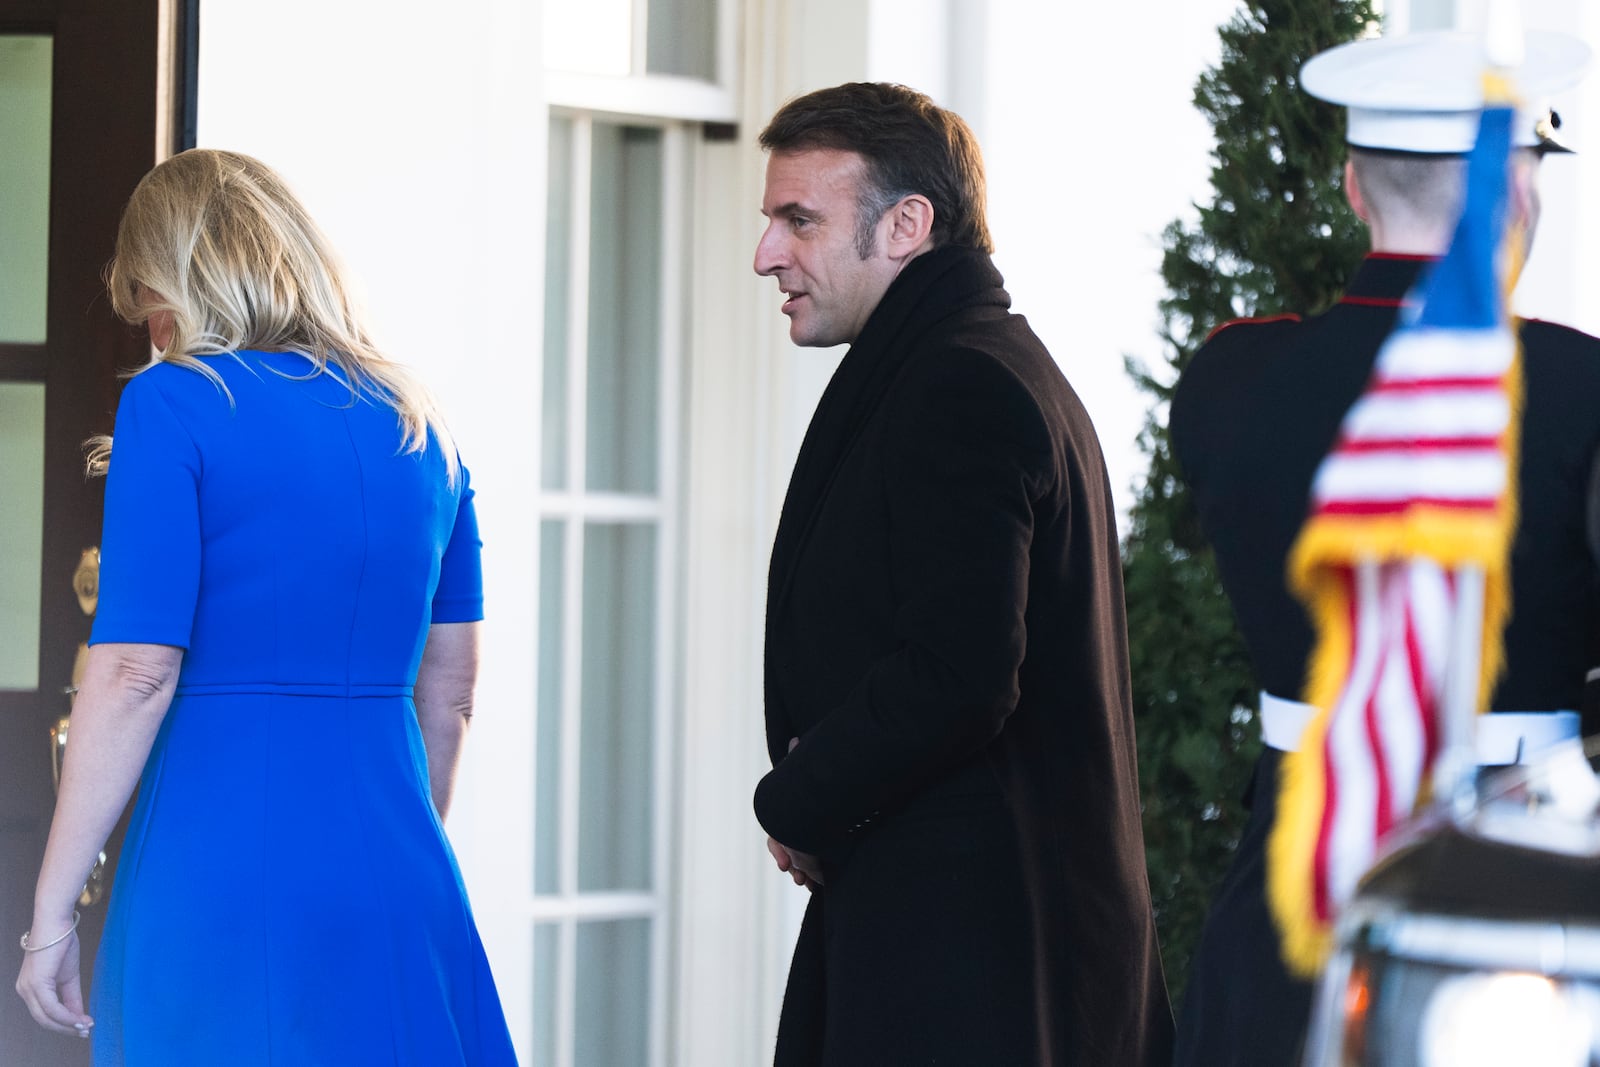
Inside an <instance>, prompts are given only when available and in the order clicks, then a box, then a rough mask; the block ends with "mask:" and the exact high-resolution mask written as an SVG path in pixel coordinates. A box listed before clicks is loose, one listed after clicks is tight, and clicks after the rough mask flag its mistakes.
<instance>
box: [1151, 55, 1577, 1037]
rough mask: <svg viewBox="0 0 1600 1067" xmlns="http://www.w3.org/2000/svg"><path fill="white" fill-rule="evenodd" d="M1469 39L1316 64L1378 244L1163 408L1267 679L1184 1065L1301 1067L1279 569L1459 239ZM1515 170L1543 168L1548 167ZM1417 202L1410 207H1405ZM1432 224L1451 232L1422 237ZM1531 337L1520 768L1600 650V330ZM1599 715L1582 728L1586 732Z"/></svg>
mask: <svg viewBox="0 0 1600 1067" xmlns="http://www.w3.org/2000/svg"><path fill="white" fill-rule="evenodd" d="M1477 47H1478V45H1477V42H1476V40H1475V39H1474V38H1473V37H1472V36H1471V35H1461V34H1452V33H1436V34H1414V35H1410V36H1409V37H1400V38H1383V39H1377V40H1371V41H1362V42H1357V43H1355V44H1352V45H1345V46H1342V47H1341V48H1338V49H1334V50H1332V51H1330V52H1327V53H1323V55H1322V56H1319V57H1317V58H1316V59H1313V60H1312V61H1311V62H1310V63H1309V64H1307V66H1306V68H1305V69H1304V71H1303V72H1302V84H1303V86H1304V87H1305V88H1306V90H1307V91H1309V92H1311V93H1312V94H1313V95H1316V96H1319V97H1322V98H1324V99H1327V100H1330V101H1332V102H1334V103H1340V104H1345V105H1346V106H1348V107H1350V109H1351V110H1350V121H1349V128H1348V135H1347V139H1348V141H1349V143H1350V145H1351V148H1352V166H1351V167H1350V168H1347V170H1346V182H1347V193H1349V194H1350V195H1351V197H1352V203H1353V204H1354V205H1355V206H1356V209H1357V212H1358V213H1359V214H1362V215H1363V217H1364V218H1366V219H1367V221H1368V222H1369V225H1370V226H1371V228H1372V236H1373V252H1372V254H1371V255H1369V256H1368V257H1367V258H1366V260H1365V261H1364V262H1363V263H1362V264H1361V266H1360V267H1359V268H1358V269H1357V271H1356V273H1355V275H1354V277H1352V278H1351V280H1350V283H1349V285H1348V287H1347V288H1346V291H1345V294H1344V297H1343V299H1342V300H1341V301H1340V302H1339V303H1338V304H1337V305H1335V306H1334V307H1332V308H1330V309H1329V310H1328V311H1326V312H1325V313H1323V314H1320V315H1316V316H1313V317H1310V318H1306V319H1301V318H1300V317H1298V316H1285V317H1282V318H1277V319H1270V320H1252V321H1244V322H1236V323H1230V324H1228V325H1225V326H1223V327H1222V328H1220V329H1219V330H1218V331H1217V332H1216V333H1215V334H1214V335H1213V336H1212V337H1211V338H1210V339H1209V340H1208V341H1207V342H1206V344H1205V345H1204V346H1203V347H1202V348H1201V349H1200V351H1199V352H1197V353H1196V354H1195V357H1194V359H1193V360H1192V361H1191V363H1190V365H1189V367H1188V368H1187V369H1186V371H1185V372H1184V374H1183V376H1182V378H1181V380H1180V381H1179V383H1178V388H1177V392H1176V394H1175V396H1174V398H1173V401H1172V409H1171V418H1170V430H1171V436H1172V444H1173V449H1174V452H1175V454H1176V456H1177V458H1178V461H1179V463H1180V464H1181V466H1182V469H1183V474H1184V477H1185V479H1186V480H1187V482H1188V485H1189V488H1190V490H1191V491H1192V493H1193V497H1194V501H1195V504H1196V507H1197V509H1198V511H1199V516H1200V521H1201V526H1202V528H1203V530H1204V531H1205V534H1206V537H1207V538H1208V540H1209V541H1210V543H1211V545H1212V547H1213V549H1214V550H1215V553H1216V560H1217V569H1218V573H1219V576H1220V578H1221V581H1222V585H1223V588H1224V589H1225V590H1226V592H1227V595H1228V598H1229V600H1230V601H1231V603H1232V605H1233V608H1234V613H1235V615H1236V617H1237V620H1238V625H1239V629H1240V632H1241V634H1242V636H1243V638H1244V641H1245V644H1246V646H1247V648H1248V650H1249V654H1250V658H1251V663H1252V666H1253V667H1254V670H1255V673H1256V677H1257V680H1258V681H1259V682H1260V684H1261V686H1262V689H1263V692H1262V716H1261V721H1262V729H1263V739H1264V741H1265V742H1266V748H1265V750H1264V752H1263V754H1262V756H1261V759H1260V761H1259V763H1258V764H1257V766H1256V770H1255V776H1254V782H1253V786H1252V789H1251V797H1250V816H1249V820H1248V823H1247V826H1246V829H1245V833H1244V836H1243V839H1242V840H1241V842H1240V845H1239V850H1238V853H1237V855H1236V856H1235V859H1234V863H1233V866H1232V868H1231V869H1230V870H1229V872H1228V874H1227V876H1226V878H1225V879H1224V881H1223V883H1222V886H1221V889H1220V890H1219V892H1218V895H1217V898H1216V900H1215V901H1214V903H1213V907H1212V911H1211V914H1210V917H1209V919H1208V921H1207V924H1206V927H1205V931H1204V934H1203V936H1202V940H1201V944H1200V948H1199V951H1198V952H1197V953H1196V957H1195V961H1194V965H1193V969H1192V971H1191V974H1190V979H1189V986H1188V995H1187V997H1186V1000H1185V1003H1184V1005H1183V1010H1182V1015H1181V1017H1180V1020H1179V1034H1178V1050H1177V1056H1176V1062H1177V1063H1178V1064H1180V1065H1185V1067H1187V1065H1194V1067H1235V1065H1257V1064H1259V1065H1262V1067H1268V1065H1270V1067H1282V1065H1284V1064H1290V1063H1296V1062H1298V1059H1297V1057H1298V1054H1299V1051H1300V1048H1301V1045H1302V1043H1303V1041H1304V1037H1305V1029H1306V1025H1307V1021H1308V1016H1309V1012H1310V1002H1311V986H1310V984H1309V983H1306V982H1301V981H1298V980H1296V979H1294V978H1292V977H1291V976H1290V975H1289V973H1288V972H1287V970H1286V969H1285V967H1284V965H1283V963H1282V960H1281V958H1280V956H1279V952H1278V939H1277V931H1276V928H1275V927H1274V925H1273V921H1272V918H1271V916H1270V913H1269V910H1268V906H1267V902H1266V897H1265V868H1266V849H1267V838H1268V834H1269V831H1270V829H1271V826H1272V821H1273V818H1274V814H1275V802H1276V794H1277V788H1278V770H1279V766H1280V763H1281V760H1282V756H1283V752H1284V751H1285V750H1289V749H1292V748H1293V747H1294V746H1295V745H1296V744H1297V743H1298V739H1299V731H1300V728H1301V727H1302V726H1303V725H1304V723H1305V721H1306V719H1307V717H1308V716H1309V709H1307V708H1306V707H1305V706H1304V705H1301V704H1298V703H1297V701H1296V698H1297V697H1298V696H1299V694H1300V692H1301V689H1302V686H1303V685H1304V683H1305V674H1306V664H1307V659H1308V657H1309V656H1310V653H1311V648H1312V641H1313V632H1312V627H1311V624H1310V621H1309V620H1308V618H1307V616H1306V614H1305V612H1304V610H1303V608H1302V607H1301V605H1300V603H1299V601H1297V600H1296V599H1295V598H1294V597H1293V595H1292V594H1291V593H1290V592H1289V591H1288V590H1287V588H1286V587H1285V577H1284V576H1285V565H1286V560H1287V557H1288V554H1289V551H1290V548H1291V546H1292V544H1293V543H1294V540H1295V538H1296V536H1297V535H1298V533H1299V531H1300V528H1301V525H1302V524H1303V522H1304V521H1305V517H1306V513H1307V506H1308V501H1309V499H1310V487H1311V482H1312V478H1313V476H1314V474H1315V471H1316V469H1317V466H1318V464H1319V463H1320V462H1321V460H1322V458H1323V457H1324V455H1326V453H1327V451H1328V449H1329V447H1330V446H1331V445H1332V443H1333V441H1334V437H1335V435H1336V434H1337V432H1338V429H1339V424H1340V420H1341V419H1342V418H1343V417H1344V415H1345V412H1346V411H1347V409H1348V408H1349V407H1350V405H1351V404H1352V403H1353V402H1354V400H1355V399H1356V397H1357V395H1358V394H1359V393H1360V392H1361V390H1362V388H1363V386H1364V385H1365V384H1366V382H1367V379H1368V377H1369V375H1370V373H1371V370H1372V365H1373V362H1374V360H1375V358H1376V356H1377V353H1378V349H1379V347H1380V346H1381V345H1382V343H1383V341H1384V339H1385V338H1386V337H1387V336H1388V334H1389V332H1390V331H1391V329H1392V328H1393V327H1394V325H1395V320H1396V316H1397V315H1399V314H1400V313H1401V309H1402V308H1403V306H1404V304H1405V301H1406V299H1407V294H1408V293H1409V292H1410V290H1411V288H1412V286H1413V284H1414V283H1415V282H1416V281H1417V279H1418V276H1419V274H1420V273H1421V271H1422V270H1423V268H1424V267H1425V265H1426V264H1427V263H1428V262H1429V261H1430V260H1431V259H1432V258H1433V257H1434V256H1436V255H1438V254H1440V253H1442V252H1443V251H1444V248H1445V247H1446V245H1447V244H1448V237H1449V227H1448V224H1449V223H1450V222H1451V221H1452V220H1453V217H1454V211H1455V208H1454V206H1453V202H1452V197H1457V196H1458V194H1459V188H1458V186H1459V184H1460V181H1459V166H1460V165H1459V164H1454V163H1452V162H1451V161H1452V160H1455V159H1459V157H1460V155H1461V154H1462V153H1464V152H1466V151H1467V150H1468V149H1469V148H1470V147H1471V143H1472V138H1473V136H1474V133H1475V130H1476V121H1477V108H1478V104H1479V101H1480V100H1481V90H1480V89H1479V88H1478V83H1477V78H1478V76H1479V74H1480V72H1481V70H1482V57H1481V54H1480V53H1479V52H1478V51H1477ZM1586 54H1587V50H1586V49H1584V48H1583V47H1582V46H1581V45H1578V44H1577V43H1576V42H1573V41H1571V40H1570V39H1568V38H1561V37H1556V36H1555V35H1550V36H1548V37H1547V36H1542V35H1530V40H1529V59H1528V62H1527V64H1526V65H1525V67H1524V72H1523V75H1522V77H1521V79H1520V84H1521V85H1522V87H1523V89H1524V91H1527V92H1530V93H1532V94H1538V93H1540V92H1551V91H1554V90H1556V89H1558V88H1561V87H1563V86H1564V85H1566V84H1570V83H1571V82H1572V81H1574V80H1576V77H1577V74H1578V72H1579V71H1580V70H1581V67H1582V63H1583V61H1584V59H1585V58H1586ZM1519 121H1520V120H1519ZM1554 122H1555V120H1554V119H1553V118H1552V117H1551V115H1550V114H1549V113H1547V112H1546V111H1543V110H1540V109H1531V110H1530V112H1529V115H1528V117H1527V119H1526V121H1521V122H1520V124H1521V127H1522V129H1521V134H1520V136H1519V144H1521V145H1523V146H1525V147H1526V148H1527V149H1528V154H1529V156H1530V157H1534V156H1537V155H1540V154H1543V153H1544V152H1546V151H1562V150H1564V149H1561V148H1560V146H1559V145H1557V144H1556V143H1555V142H1554V140H1553V137H1552V134H1553V126H1554ZM1523 165H1524V166H1526V167H1527V168H1528V170H1529V171H1530V172H1531V171H1532V170H1533V169H1534V166H1535V161H1532V160H1530V161H1529V162H1527V163H1525V164H1523ZM1364 174H1365V175H1368V177H1367V179H1366V180H1365V182H1364V181H1363V175H1364ZM1407 174H1410V175H1412V176H1413V177H1416V176H1429V175H1431V176H1432V178H1431V179H1430V180H1433V179H1437V180H1438V187H1437V188H1433V189H1431V190H1430V189H1427V188H1423V189H1414V190H1409V191H1408V190H1406V189H1404V188H1400V189H1398V190H1396V191H1386V190H1385V189H1384V188H1383V186H1384V185H1385V183H1386V182H1388V183H1389V184H1390V185H1393V184H1394V179H1396V178H1397V177H1404V176H1405V175H1407ZM1363 185H1365V186H1366V188H1365V189H1364V188H1363ZM1430 193H1431V194H1432V196H1433V197H1434V202H1433V204H1432V205H1429V204H1428V203H1427V198H1428V196H1429V194H1430ZM1419 194H1420V196H1421V200H1416V199H1415V197H1417V196H1418V195H1419ZM1408 199H1411V200H1413V203H1412V204H1411V205H1408V204H1406V203H1403V202H1401V201H1404V200H1408ZM1418 203H1420V204H1421V205H1422V206H1421V207H1420V208H1418V207H1417V206H1416V205H1417V204H1418ZM1430 217H1431V218H1432V219H1433V220H1434V221H1435V223H1438V222H1440V221H1442V222H1443V223H1444V225H1443V226H1440V225H1435V226H1434V227H1433V229H1432V233H1431V236H1419V235H1420V234H1423V233H1425V232H1426V231H1427V230H1428V227H1427V226H1426V225H1424V224H1425V223H1426V222H1427V221H1428V219H1429V218H1430ZM1529 221H1530V223H1531V221H1532V220H1531V219H1530V220H1529ZM1520 337H1521V342H1522V349H1523V368H1524V375H1525V397H1526V406H1525V414H1524V418H1523V423H1522V445H1521V447H1522V452H1521V456H1520V459H1519V472H1518V491H1519V507H1520V521H1519V523H1518V528H1517V534H1516V540H1515V542H1514V544H1513V547H1512V562H1511V585H1512V596H1513V609H1512V617H1511V622H1510V625H1509V627H1508V628H1507V630H1506V633H1505V650H1506V670H1505V672H1504V674H1503V676H1502V678H1501V679H1500V681H1499V683H1498V685H1497V687H1496V689H1495V691H1494V694H1493V697H1492V700H1491V705H1490V706H1491V708H1492V709H1494V710H1495V711H1497V712H1502V713H1509V714H1501V715H1500V716H1498V717H1496V718H1495V719H1494V721H1492V722H1488V723H1486V724H1485V727H1484V729H1483V730H1482V731H1481V736H1480V744H1479V760H1480V762H1481V763H1484V764H1504V763H1514V762H1518V761H1519V758H1521V757H1526V756H1527V755H1528V754H1530V753H1531V752H1532V751H1533V750H1535V749H1537V748H1539V747H1541V746H1543V745H1545V744H1548V743H1550V742H1552V741H1554V740H1558V739H1561V738H1564V737H1570V736H1572V735H1573V734H1575V733H1577V732H1578V730H1579V729H1580V719H1579V710H1580V709H1581V707H1582V705H1583V702H1584V701H1583V696H1584V687H1585V677H1586V674H1587V672H1588V671H1589V669H1590V668H1591V666H1593V665H1594V664H1595V663H1596V662H1600V655H1597V649H1600V593H1597V577H1596V569H1595V565H1594V563H1593V562H1592V557H1591V555H1590V552H1589V550H1588V548H1587V541H1586V536H1585V518H1586V494H1587V490H1588V486H1589V484H1590V478H1591V469H1592V467H1593V464H1594V457H1595V452H1596V447H1597V446H1600V340H1596V339H1595V338H1593V337H1590V336H1588V335H1586V334H1583V333H1580V332H1578V331H1576V330H1572V329H1568V328H1566V327H1563V326H1558V325H1555V324H1553V323H1547V322H1538V321H1524V322H1522V323H1521V324H1520ZM1597 725H1600V723H1596V722H1592V721H1584V722H1582V723H1581V728H1582V730H1583V732H1584V733H1586V734H1587V733H1591V732H1593V731H1594V729H1595V728H1596V726H1597Z"/></svg>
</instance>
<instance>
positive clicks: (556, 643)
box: [533, 520, 567, 895]
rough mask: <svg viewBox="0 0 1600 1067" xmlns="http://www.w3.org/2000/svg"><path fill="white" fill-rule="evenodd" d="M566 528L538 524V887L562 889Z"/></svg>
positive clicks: (535, 844)
mask: <svg viewBox="0 0 1600 1067" xmlns="http://www.w3.org/2000/svg"><path fill="white" fill-rule="evenodd" d="M565 537H566V526H565V524H564V523H561V522H552V521H548V520H547V521H545V522H542V523H540V524H539V711H538V724H537V729H536V732H535V736H534V745H535V752H536V753H537V754H536V756H535V758H534V769H533V891H534V892H535V893H539V894H542V895H548V894H553V893H559V892H560V891H561V866H560V862H559V857H560V855H561V663H562V658H561V657H562V650H563V645H564V642H563V641H562V630H561V621H562V620H561V616H562V604H563V597H562V574H563V573H564V572H565V571H566V558H567V553H566V541H565Z"/></svg>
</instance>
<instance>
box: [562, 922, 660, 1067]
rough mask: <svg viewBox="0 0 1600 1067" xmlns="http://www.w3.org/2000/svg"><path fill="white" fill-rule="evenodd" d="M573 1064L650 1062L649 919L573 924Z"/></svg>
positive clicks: (596, 1066)
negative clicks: (575, 939)
mask: <svg viewBox="0 0 1600 1067" xmlns="http://www.w3.org/2000/svg"><path fill="white" fill-rule="evenodd" d="M577 965H578V967H577V969H578V983H577V989H576V990H575V997H574V1000H575V1002H576V1005H577V1014H578V1018H577V1032H576V1035H575V1037H576V1041H575V1043H574V1044H575V1051H576V1053H577V1055H576V1056H574V1057H573V1062H574V1064H575V1065H576V1067H616V1065H618V1064H624V1063H626V1064H645V1063H649V1062H650V1056H649V1043H650V1042H649V1035H650V920H649V919H622V920H615V921H612V922H589V923H582V924H580V925H579V926H578V958H577Z"/></svg>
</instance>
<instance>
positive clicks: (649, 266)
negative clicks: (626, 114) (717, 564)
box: [587, 122, 662, 493]
mask: <svg viewBox="0 0 1600 1067" xmlns="http://www.w3.org/2000/svg"><path fill="white" fill-rule="evenodd" d="M593 160H594V173H593V178H592V186H591V194H592V196H593V200H592V202H591V204H590V209H589V210H590V222H589V226H590V234H589V244H590V256H591V257H592V258H591V259H590V262H589V384H588V392H589V400H588V415H589V429H588V452H587V465H588V472H589V473H588V485H589V488H590V489H595V490H601V491H607V490H609V491H615V492H633V493H650V492H654V491H655V488H656V462H657V455H656V451H657V442H656V426H657V419H658V414H657V409H658V407H659V402H658V399H657V394H658V392H659V390H658V385H657V383H658V378H659V370H658V366H657V365H658V363H659V362H660V358H661V342H660V306H661V281H662V279H661V164H662V150H661V131H660V130H657V129H646V128H641V127H635V126H615V125H611V124H608V123H600V122H597V123H595V125H594V155H593Z"/></svg>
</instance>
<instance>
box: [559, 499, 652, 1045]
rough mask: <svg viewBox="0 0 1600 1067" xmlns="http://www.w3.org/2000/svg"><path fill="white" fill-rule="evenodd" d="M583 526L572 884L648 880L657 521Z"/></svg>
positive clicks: (593, 886)
mask: <svg viewBox="0 0 1600 1067" xmlns="http://www.w3.org/2000/svg"><path fill="white" fill-rule="evenodd" d="M585 536H586V537H587V541H586V542H585V544H584V558H583V727H582V731H581V734H582V736H581V741H580V743H581V745H582V748H581V751H580V756H579V762H580V770H579V772H578V774H579V778H578V792H579V798H578V888H579V889H580V890H607V889H643V890H648V889H649V888H650V885H651V878H650V863H651V809H652V807H653V806H654V805H653V804H652V800H653V795H652V794H653V791H654V784H653V781H652V767H653V765H654V760H653V759H652V756H651V753H652V750H653V748H654V745H655V738H654V729H653V725H654V724H653V719H654V707H653V700H652V693H653V690H654V688H655V604H656V595H655V593H656V531H655V527H653V526H648V525H642V524H632V525H623V524H613V525H598V524H597V525H591V526H589V527H588V530H587V532H586V535H585ZM614 1062H617V1063H629V1062H635V1061H631V1060H617V1061H614Z"/></svg>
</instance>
